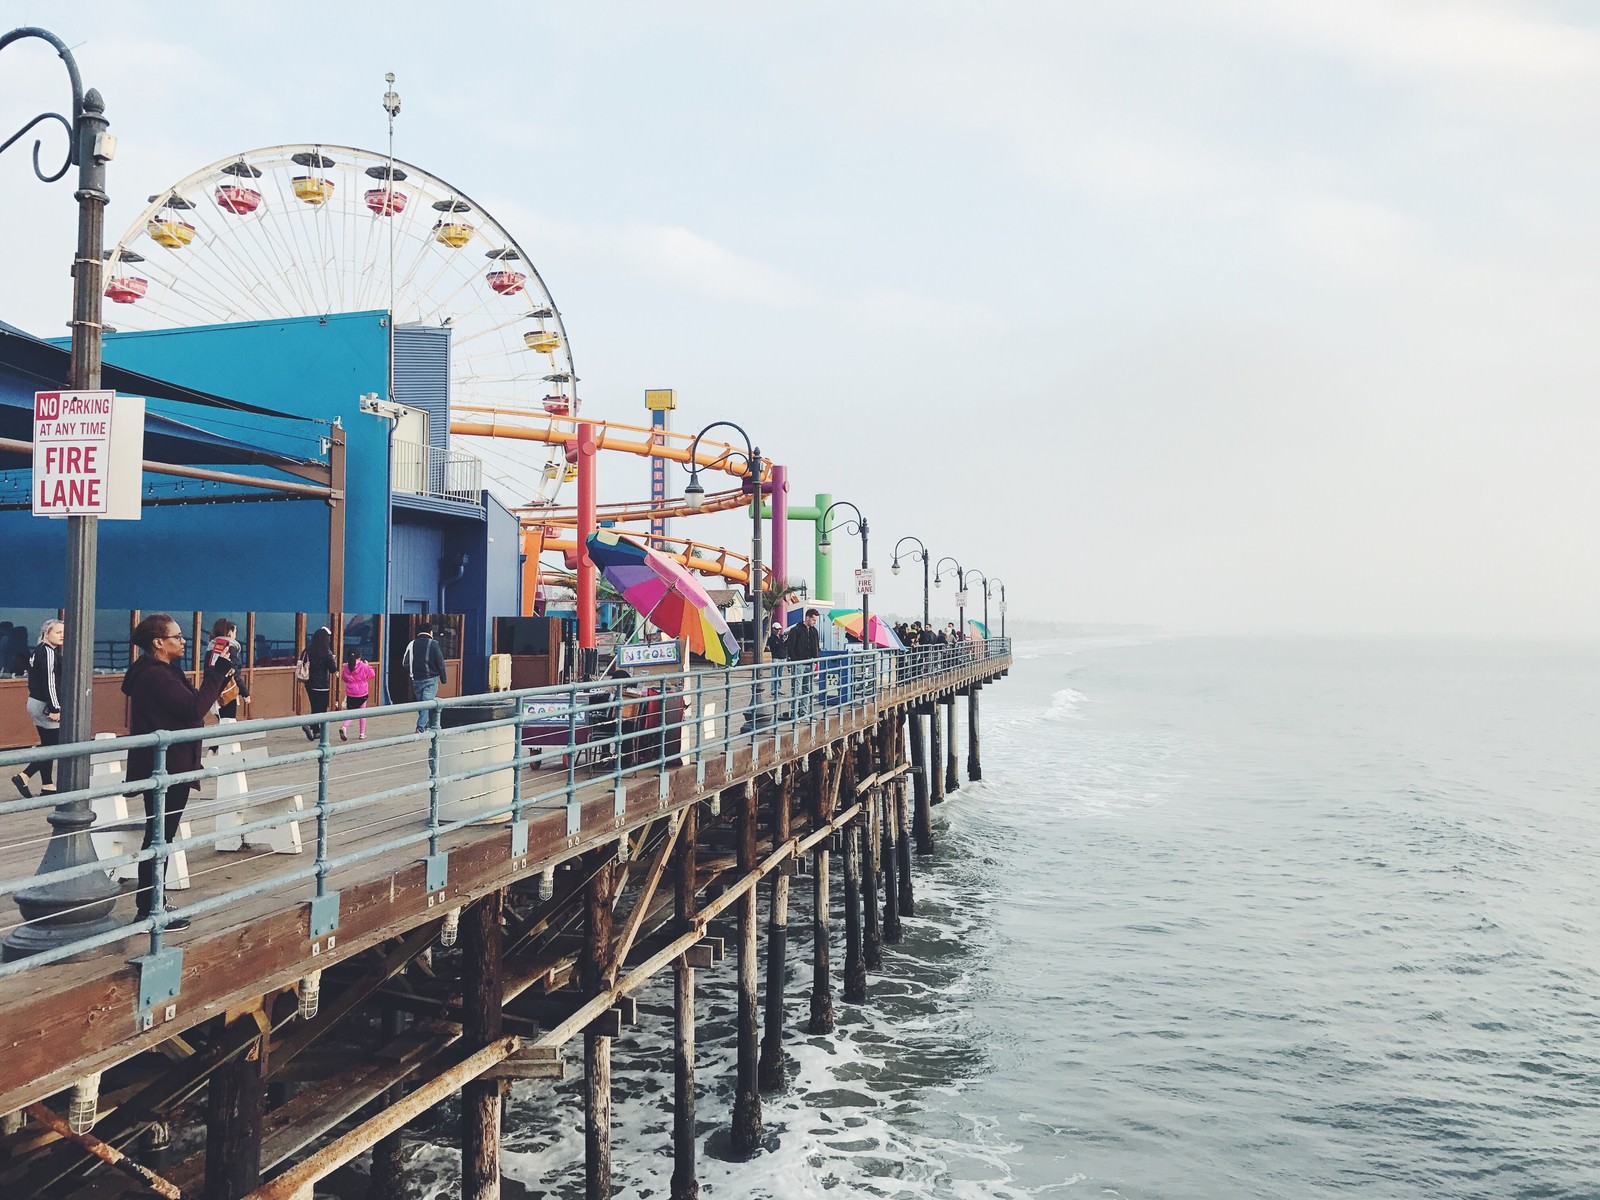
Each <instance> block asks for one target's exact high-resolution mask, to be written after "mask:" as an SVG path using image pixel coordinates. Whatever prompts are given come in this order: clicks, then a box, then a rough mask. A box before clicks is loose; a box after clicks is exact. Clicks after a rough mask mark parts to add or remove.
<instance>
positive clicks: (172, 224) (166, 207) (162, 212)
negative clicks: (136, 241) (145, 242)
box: [144, 192, 195, 250]
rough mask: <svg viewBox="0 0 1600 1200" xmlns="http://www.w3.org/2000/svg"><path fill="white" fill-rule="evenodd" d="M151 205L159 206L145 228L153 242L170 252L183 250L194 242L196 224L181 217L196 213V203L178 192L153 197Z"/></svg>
mask: <svg viewBox="0 0 1600 1200" xmlns="http://www.w3.org/2000/svg"><path fill="white" fill-rule="evenodd" d="M150 203H151V204H155V205H157V208H156V211H155V212H154V213H153V214H152V215H151V216H150V218H149V219H148V220H147V221H146V222H145V227H144V228H145V232H146V233H148V234H149V235H150V240H151V241H152V242H154V243H155V244H156V245H158V246H164V247H166V248H167V249H168V250H182V249H183V248H184V247H185V246H187V245H188V244H189V243H190V242H192V241H194V235H195V227H194V223H193V222H192V221H189V220H186V219H185V218H184V217H183V216H182V215H181V214H183V213H187V212H193V211H194V201H192V200H188V199H186V198H185V197H183V196H180V195H178V194H177V193H176V192H169V193H168V194H167V195H165V196H151V197H150Z"/></svg>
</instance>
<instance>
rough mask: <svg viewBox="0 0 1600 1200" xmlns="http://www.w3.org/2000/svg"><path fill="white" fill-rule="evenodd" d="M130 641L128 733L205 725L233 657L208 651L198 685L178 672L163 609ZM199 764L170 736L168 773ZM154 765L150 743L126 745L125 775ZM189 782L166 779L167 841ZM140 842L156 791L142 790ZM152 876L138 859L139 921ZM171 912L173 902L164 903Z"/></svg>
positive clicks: (177, 635)
mask: <svg viewBox="0 0 1600 1200" xmlns="http://www.w3.org/2000/svg"><path fill="white" fill-rule="evenodd" d="M133 644H134V645H135V646H137V647H138V648H139V649H140V650H142V651H144V653H143V654H141V655H140V656H139V657H138V658H137V659H136V660H134V663H133V665H132V666H130V667H129V668H128V673H127V674H126V675H124V676H123V677H122V692H123V694H124V695H125V696H127V697H128V701H129V704H128V732H129V733H130V734H139V733H155V732H156V731H157V730H159V729H168V730H172V729H199V728H201V727H202V726H204V725H205V721H206V714H207V713H209V712H210V711H211V706H212V705H213V704H215V703H216V702H217V697H218V696H220V695H221V694H222V689H223V686H224V685H225V684H226V683H227V682H228V675H229V673H230V672H231V671H232V670H233V667H234V664H233V662H232V660H230V659H226V658H221V659H219V658H217V657H216V656H208V658H210V659H211V662H210V665H208V666H207V667H206V673H205V678H204V679H203V680H202V681H201V683H200V687H199V688H198V689H197V688H196V687H195V686H194V684H192V683H190V682H189V677H188V676H187V675H185V674H184V672H183V665H182V664H183V657H184V638H183V628H182V626H180V625H179V624H178V622H177V621H175V620H173V619H172V617H171V616H169V615H168V614H167V613H152V614H151V615H150V616H148V617H146V618H145V619H144V620H142V621H140V622H139V624H138V627H137V628H135V629H134V631H133ZM199 766H200V743H199V742H198V741H192V742H174V743H173V744H172V745H170V746H168V747H167V761H166V771H167V773H168V774H171V775H178V774H182V773H183V772H185V771H194V770H197V769H198V768H199ZM155 769H156V752H155V747H154V746H141V747H139V748H137V749H134V750H129V751H128V768H127V770H128V773H127V778H128V779H130V780H142V779H148V778H150V776H151V775H152V774H153V773H154V771H155ZM193 790H194V784H193V783H169V784H168V785H167V802H166V820H165V821H164V822H163V825H164V827H165V834H166V840H167V844H168V845H171V844H172V841H173V839H174V838H176V837H177V836H178V825H179V823H180V822H181V821H182V820H183V809H184V806H185V805H186V804H188V803H189V793H190V792H191V791H193ZM144 812H145V823H144V844H143V845H142V846H141V847H140V849H142V850H148V849H149V848H150V847H151V845H152V844H153V843H154V841H155V836H156V791H155V789H154V788H152V789H151V790H149V791H147V792H145V793H144ZM155 882H156V862H155V859H153V858H149V859H141V860H140V862H139V891H138V901H137V906H138V914H139V920H141V921H143V920H144V919H145V918H146V917H148V916H149V915H150V908H151V904H152V896H153V894H154V888H155ZM166 908H167V911H168V912H171V911H173V910H172V906H171V905H170V904H169V905H167V906H166ZM188 927H189V921H188V918H186V917H170V918H169V919H168V921H167V924H166V928H167V929H187V928H188Z"/></svg>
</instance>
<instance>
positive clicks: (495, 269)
mask: <svg viewBox="0 0 1600 1200" xmlns="http://www.w3.org/2000/svg"><path fill="white" fill-rule="evenodd" d="M487 257H488V258H489V260H490V261H491V262H493V263H494V266H492V267H491V268H490V269H489V272H488V274H486V275H485V276H484V277H483V279H484V282H485V283H487V284H488V285H489V288H490V290H491V291H493V292H494V293H495V294H496V295H498V296H515V295H516V294H517V293H518V292H520V291H521V290H522V288H523V285H524V284H526V283H527V282H528V277H527V276H526V275H525V274H523V273H522V272H521V271H516V270H513V269H512V268H511V265H510V264H512V263H514V262H516V261H517V260H518V259H519V258H521V257H522V256H521V255H520V254H518V253H517V252H516V251H515V250H512V249H509V248H503V249H500V250H491V251H489V253H488V255H487Z"/></svg>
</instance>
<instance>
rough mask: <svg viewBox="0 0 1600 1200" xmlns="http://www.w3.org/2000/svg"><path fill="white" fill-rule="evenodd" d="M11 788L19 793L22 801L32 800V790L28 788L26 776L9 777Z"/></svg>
mask: <svg viewBox="0 0 1600 1200" xmlns="http://www.w3.org/2000/svg"><path fill="white" fill-rule="evenodd" d="M11 786H12V787H14V788H16V789H17V791H19V792H21V793H22V795H23V798H24V799H26V800H32V799H33V789H32V788H30V787H29V786H28V777H27V776H26V775H13V776H12V777H11Z"/></svg>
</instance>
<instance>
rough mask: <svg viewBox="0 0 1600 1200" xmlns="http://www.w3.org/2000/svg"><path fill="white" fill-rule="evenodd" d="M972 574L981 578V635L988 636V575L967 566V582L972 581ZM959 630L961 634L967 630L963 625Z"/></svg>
mask: <svg viewBox="0 0 1600 1200" xmlns="http://www.w3.org/2000/svg"><path fill="white" fill-rule="evenodd" d="M974 575H976V576H977V577H978V578H979V579H981V580H983V636H984V637H986V638H987V637H988V636H989V577H988V576H987V575H985V574H984V573H983V572H982V571H980V570H978V569H977V568H976V567H968V568H967V582H968V583H969V584H970V583H971V582H972V577H973V576H974ZM961 632H962V633H963V634H964V633H966V632H967V630H966V627H965V626H963V627H962V629H961Z"/></svg>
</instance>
